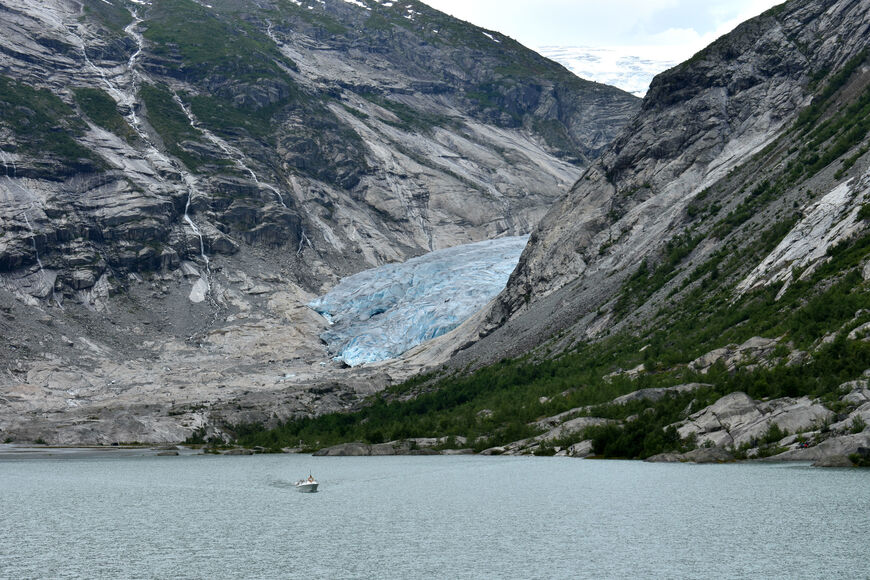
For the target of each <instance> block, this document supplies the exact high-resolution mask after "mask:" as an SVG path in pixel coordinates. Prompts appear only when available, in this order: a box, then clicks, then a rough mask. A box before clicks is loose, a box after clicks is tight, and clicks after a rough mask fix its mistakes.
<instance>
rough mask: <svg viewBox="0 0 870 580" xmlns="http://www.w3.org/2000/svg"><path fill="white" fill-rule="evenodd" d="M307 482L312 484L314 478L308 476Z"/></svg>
mask: <svg viewBox="0 0 870 580" xmlns="http://www.w3.org/2000/svg"><path fill="white" fill-rule="evenodd" d="M308 481H309V482H312V483H313V482H314V478H313V477H312V476H311V475H310V474H309V475H308Z"/></svg>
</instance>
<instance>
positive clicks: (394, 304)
mask: <svg viewBox="0 0 870 580" xmlns="http://www.w3.org/2000/svg"><path fill="white" fill-rule="evenodd" d="M528 239H529V236H528V235H525V236H513V237H505V238H498V239H494V240H486V241H483V242H476V243H473V244H464V245H461V246H455V247H452V248H446V249H443V250H436V251H434V252H430V253H428V254H425V255H423V256H419V257H417V258H412V259H410V260H408V261H406V262H403V263H397V264H386V265H384V266H380V267H378V268H373V269H371V270H366V271H364V272H360V273H358V274H354V275H353V276H348V277H347V278H343V279H342V280H341V281H340V282H339V284H338V285H337V286H335V287H334V288H333V289H332V290H331V291H330V292H328V293H327V294H324V295H323V296H321V297H319V298H317V299H315V300H313V301H311V302H309V304H308V306H309V307H310V308H312V309H313V310H315V311H316V312H318V313H320V314H321V315H322V316H323V317H324V318H326V320H327V321H329V322H330V327H329V330H327V331H326V332H324V333H323V334H321V335H320V337H321V338H322V339H323V340H324V341H325V342H326V344H327V346H328V348H329V351H330V353H331V354H332V355H333V360H336V361H340V362H344V363H346V364H348V365H350V366H358V365H360V364H363V363H370V362H376V361H381V360H386V359H390V358H395V357H397V356H399V355H401V354H402V353H403V352H405V351H407V350H409V349H411V348H413V347H415V346H417V345H418V344H420V343H422V342H425V341H427V340H430V339H433V338H435V337H436V336H440V335H442V334H445V333H447V332H449V331H451V330H453V329H454V328H456V327H457V326H459V325H460V324H462V322H463V321H464V320H466V319H467V318H468V317H470V316H471V315H472V314H474V313H475V312H477V311H478V310H480V309H481V308H483V307H484V306H485V305H486V304H487V302H489V301H490V300H492V299H493V298H494V297H495V296H496V295H498V293H499V292H501V291H502V290H503V289H504V287H505V285H506V284H507V281H508V277H510V274H511V272H513V270H514V268H515V267H516V265H517V262H518V261H519V259H520V254H522V251H523V248H525V247H526V242H528Z"/></svg>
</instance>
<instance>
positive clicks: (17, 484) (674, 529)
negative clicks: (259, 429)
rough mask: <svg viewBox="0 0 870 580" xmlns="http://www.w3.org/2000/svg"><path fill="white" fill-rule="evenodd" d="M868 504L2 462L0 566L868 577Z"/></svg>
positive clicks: (523, 472) (813, 492)
mask: <svg viewBox="0 0 870 580" xmlns="http://www.w3.org/2000/svg"><path fill="white" fill-rule="evenodd" d="M309 471H311V472H312V473H313V474H314V475H315V476H316V477H317V478H318V480H319V481H320V483H321V487H320V491H319V492H318V493H316V494H301V493H297V492H296V491H295V490H294V489H293V486H292V482H293V481H294V480H296V479H298V478H299V477H302V476H305V475H307V474H308V472H309ZM868 514H870V473H868V472H867V471H866V470H864V471H861V470H857V469H851V470H830V469H828V470H825V469H817V468H811V467H809V466H806V465H790V464H785V465H784V464H737V465H734V464H732V465H684V464H648V463H641V462H625V461H591V460H576V459H566V458H533V457H528V458H510V457H468V456H465V457H463V456H459V457H456V456H454V457H361V458H355V457H340V458H330V457H324V458H314V457H310V456H299V455H261V456H251V457H226V456H224V457H210V456H187V457H184V456H180V457H126V458H107V457H84V458H75V457H72V458H64V459H44V458H43V459H20V458H18V459H9V458H6V459H0V577H2V578H16V579H17V578H305V579H311V578H523V579H528V578H546V579H552V578H867V577H870V559H868V557H867V538H868V537H870V515H868Z"/></svg>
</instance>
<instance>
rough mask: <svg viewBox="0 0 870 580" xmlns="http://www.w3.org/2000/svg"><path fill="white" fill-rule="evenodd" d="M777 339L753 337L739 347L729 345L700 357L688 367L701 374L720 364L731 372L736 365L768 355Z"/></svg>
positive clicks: (774, 346)
mask: <svg viewBox="0 0 870 580" xmlns="http://www.w3.org/2000/svg"><path fill="white" fill-rule="evenodd" d="M778 342H779V341H778V339H775V338H762V337H760V336H753V337H752V338H750V339H749V340H747V341H746V342H744V343H743V344H740V345H734V344H729V345H728V346H726V347H723V348H717V349H715V350H712V351H710V352H708V353H707V354H704V355H701V356H700V357H698V358H696V359H695V360H693V361H692V362H690V363H689V366H690V367H691V368H693V369H695V370H697V371H699V372H701V373H706V372H708V371H709V370H710V367H712V366H713V365H714V364H716V363H718V362H722V363H723V364H724V365H725V368H726V369H727V370H729V371H733V370H734V369H736V368H737V365H738V364H743V363H748V362H754V361H757V360H760V359H762V358H764V357H765V356H767V355H768V354H770V353H771V352H772V351H773V349H774V348H776V345H777V344H778Z"/></svg>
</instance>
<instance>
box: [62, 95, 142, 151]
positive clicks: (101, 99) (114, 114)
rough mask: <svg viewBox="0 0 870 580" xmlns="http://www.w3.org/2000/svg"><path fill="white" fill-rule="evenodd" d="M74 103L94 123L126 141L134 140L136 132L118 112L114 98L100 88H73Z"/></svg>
mask: <svg viewBox="0 0 870 580" xmlns="http://www.w3.org/2000/svg"><path fill="white" fill-rule="evenodd" d="M74 94H75V99H76V103H77V104H78V106H79V107H80V108H81V110H82V112H83V113H84V114H85V115H87V116H88V118H90V120H91V121H93V122H94V123H95V124H96V125H99V126H100V127H102V128H103V129H106V130H107V131H109V132H110V133H114V134H115V135H118V136H120V137H123V138H124V139H126V140H127V142H130V143H132V142H133V141H135V140H136V132H135V131H134V130H133V128H132V127H130V125H129V124H128V123H127V121H126V120H124V117H122V116H121V114H120V113H119V112H118V107H117V105H116V104H115V101H114V99H112V97H110V96H109V95H108V94H107V93H106V92H104V91H101V90H100V89H92V88H88V87H79V88H77V89H75V90H74Z"/></svg>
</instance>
